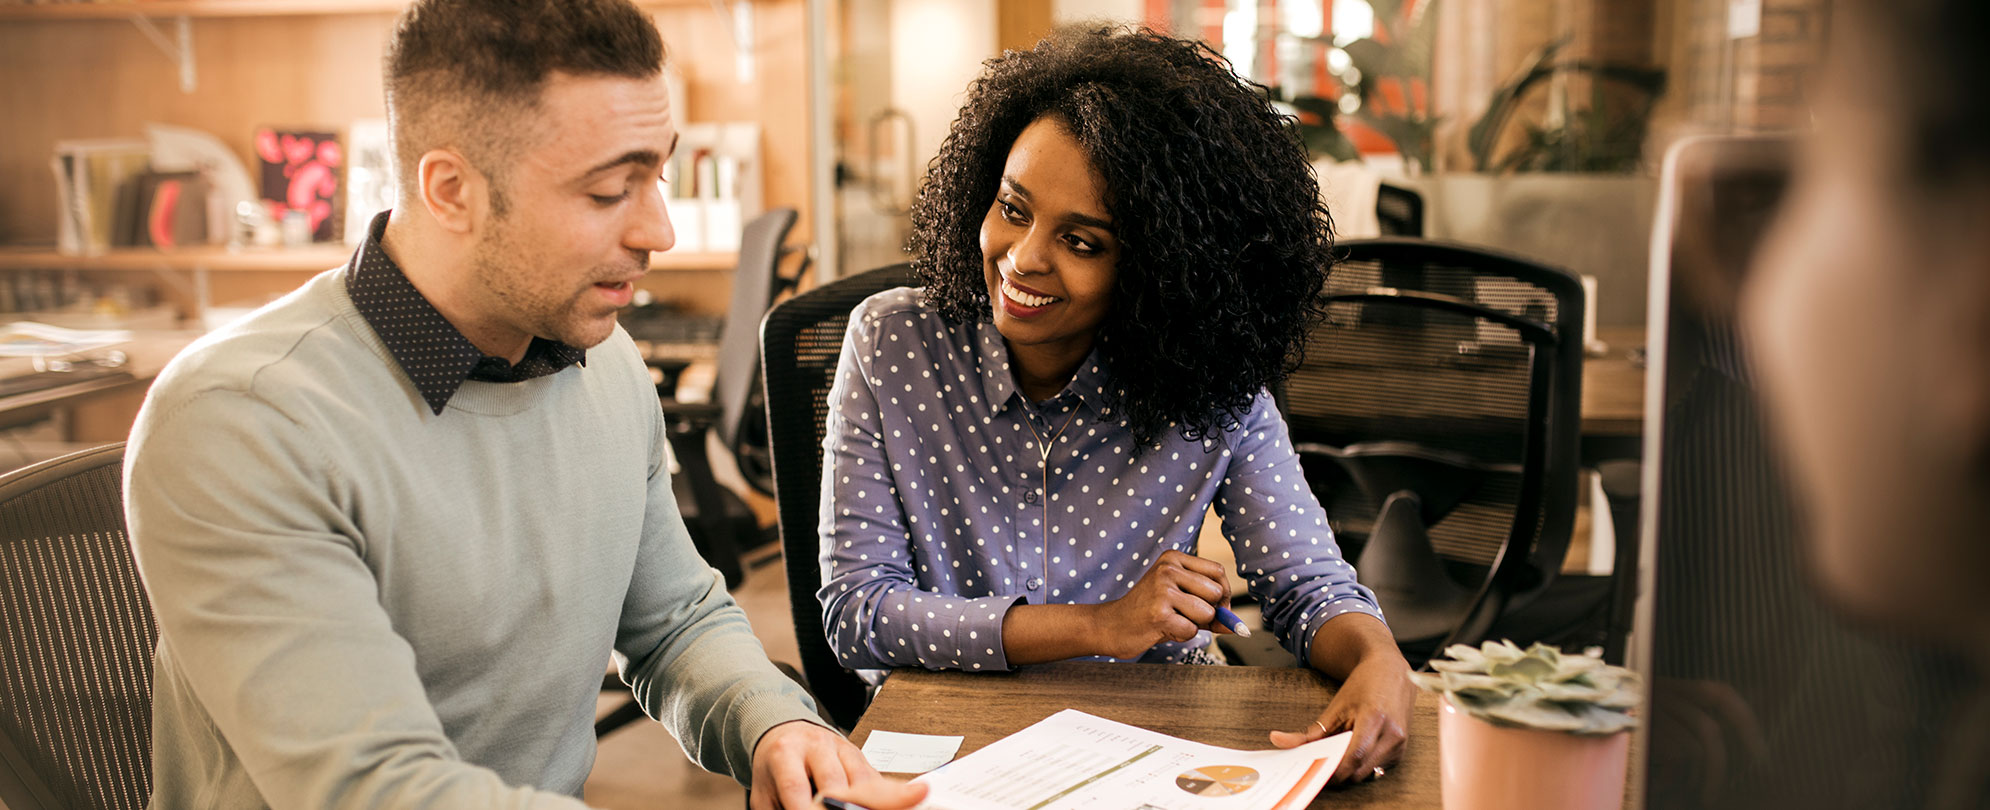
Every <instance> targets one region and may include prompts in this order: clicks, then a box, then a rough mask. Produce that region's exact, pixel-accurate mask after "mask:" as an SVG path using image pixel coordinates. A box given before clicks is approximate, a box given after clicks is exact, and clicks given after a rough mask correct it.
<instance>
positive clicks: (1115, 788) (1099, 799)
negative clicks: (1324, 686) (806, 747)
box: [918, 709, 1348, 810]
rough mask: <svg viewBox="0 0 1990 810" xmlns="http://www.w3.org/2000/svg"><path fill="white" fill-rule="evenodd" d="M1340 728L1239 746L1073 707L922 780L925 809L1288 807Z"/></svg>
mask: <svg viewBox="0 0 1990 810" xmlns="http://www.w3.org/2000/svg"><path fill="white" fill-rule="evenodd" d="M1347 743H1348V735H1347V734H1336V735H1334V736H1332V737H1328V738H1326V739H1324V740H1317V741H1314V742H1311V743H1307V744H1306V745H1303V746H1300V747H1298V748H1292V749H1287V750H1268V751H1239V750H1236V749H1231V748H1220V747H1217V746H1213V745H1204V744H1202V743H1197V742H1191V741H1189V740H1184V739H1181V738H1178V737H1171V736H1169V735H1166V734H1159V733H1156V732H1152V731H1148V730H1146V729H1143V728H1139V727H1136V726H1129V725H1126V724H1124V723H1117V722H1114V721H1111V720H1107V719H1105V718H1102V717H1095V716H1093V715H1089V714H1086V713H1084V712H1080V711H1076V710H1072V709H1066V710H1064V711H1061V712H1058V713H1057V714H1054V715H1051V716H1050V717H1048V718H1045V719H1044V720H1043V721H1042V722H1039V723H1037V724H1036V725H1033V726H1030V727H1029V728H1026V729H1023V730H1022V731H1018V732H1016V733H1014V734H1011V735H1009V736H1007V737H1004V738H1002V739H1000V740H997V741H995V742H994V743H992V744H990V745H989V746H988V747H986V748H983V749H981V750H979V751H976V752H974V753H972V754H969V755H967V756H965V757H961V758H960V759H958V760H955V761H953V762H952V763H949V764H947V765H946V766H945V767H942V768H940V769H939V770H937V771H933V772H932V773H929V774H926V775H925V776H922V777H920V778H919V780H918V781H921V782H925V783H927V784H928V785H931V786H932V792H931V793H930V794H928V796H927V798H926V801H925V803H924V804H922V805H920V807H921V808H923V809H924V810H1288V809H1289V808H1300V807H1304V806H1306V803H1307V802H1309V801H1311V800H1312V798H1313V796H1314V794H1317V793H1319V791H1320V788H1321V787H1322V786H1324V785H1325V784H1326V783H1327V777H1329V776H1331V775H1332V774H1333V772H1334V767H1335V766H1336V765H1338V764H1340V758H1341V754H1342V753H1343V752H1345V751H1346V750H1347Z"/></svg>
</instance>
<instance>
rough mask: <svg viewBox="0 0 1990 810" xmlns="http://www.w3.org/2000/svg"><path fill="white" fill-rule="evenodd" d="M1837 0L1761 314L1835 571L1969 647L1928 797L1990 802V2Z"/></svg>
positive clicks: (1839, 598) (1823, 547)
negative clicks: (1972, 683) (1989, 43)
mask: <svg viewBox="0 0 1990 810" xmlns="http://www.w3.org/2000/svg"><path fill="white" fill-rule="evenodd" d="M1838 10H1839V12H1840V14H1839V15H1838V18H1837V20H1836V21H1835V23H1834V25H1833V33H1834V41H1833V43H1832V48H1833V54H1832V58H1831V59H1830V60H1829V61H1830V65H1829V67H1828V68H1827V70H1826V73H1825V77H1824V78H1825V88H1826V90H1827V92H1826V93H1825V94H1824V95H1825V99H1824V101H1823V102H1822V103H1821V104H1820V105H1819V108H1818V112H1817V116H1816V120H1817V133H1816V135H1815V136H1814V137H1813V139H1812V141H1811V143H1810V144H1808V145H1807V149H1806V152H1805V155H1804V156H1803V158H1802V160H1801V162H1800V166H1799V172H1798V181H1797V183H1796V185H1795V186H1794V187H1793V189H1792V191H1791V198H1790V201H1789V202H1788V203H1786V207H1785V210H1784V211H1783V213H1782V216H1781V220H1780V222H1779V224H1778V227H1777V229H1776V230H1775V232H1774V235H1773V236H1772V238H1771V241H1770V243H1769V244H1768V245H1767V246H1765V248H1764V252H1763V255H1762V256H1761V257H1760V259H1759V260H1758V262H1757V265H1756V268H1755V273H1754V274H1753V276H1752V277H1751V279H1750V284H1751V287H1750V289H1749V291H1748V296H1747V298H1746V300H1745V302H1744V310H1743V315H1744V317H1745V318H1747V321H1746V324H1747V327H1748V330H1749V332H1750V337H1751V338H1752V339H1753V340H1752V342H1751V346H1750V349H1751V350H1752V354H1753V359H1754V360H1755V362H1756V364H1757V366H1758V368H1759V370H1760V374H1761V379H1762V381H1763V386H1764V394H1765V398H1766V400H1767V404H1768V405H1769V406H1770V408H1771V412H1772V415H1773V416H1774V417H1775V418H1774V419H1773V420H1772V424H1773V425H1774V426H1775V427H1776V428H1778V429H1779V430H1780V434H1781V438H1783V439H1786V440H1787V444H1788V448H1789V454H1788V455H1789V459H1790V461H1791V462H1792V465H1791V468H1792V472H1793V474H1794V477H1795V481H1796V483H1797V484H1799V485H1800V486H1801V489H1802V492H1803V494H1804V495H1806V496H1807V498H1806V499H1805V501H1804V505H1805V506H1806V507H1808V510H1807V511H1808V517H1809V518H1810V522H1811V534H1812V535H1813V536H1812V537H1811V538H1810V541H1811V542H1810V543H1809V545H1808V551H1810V552H1811V563H1812V565H1811V569H1812V572H1813V573H1814V575H1815V577H1816V579H1817V581H1818V584H1819V585H1820V586H1821V587H1822V590H1823V591H1824V593H1825V594H1826V595H1827V596H1828V597H1830V599H1831V600H1832V601H1833V603H1834V604H1836V605H1837V606H1838V607H1840V608H1842V609H1844V610H1845V611H1846V612H1847V613H1848V614H1849V615H1851V616H1853V617H1855V618H1856V619H1858V620H1860V621H1862V622H1864V623H1866V624H1868V625H1869V626H1873V627H1876V628H1879V629H1882V630H1885V631H1889V632H1892V633H1901V634H1906V635H1910V636H1913V637H1917V638H1920V639H1923V640H1926V641H1930V642H1933V643H1934V644H1936V645H1938V646H1941V647H1945V648H1948V649H1951V650H1954V651H1956V652H1959V653H1961V654H1963V655H1967V656H1970V657H1971V658H1972V659H1973V661H1974V664H1975V665H1976V668H1977V672H1978V675H1979V680H1978V689H1979V691H1978V693H1977V696H1976V699H1975V700H1974V701H1973V705H1971V706H1970V707H1969V708H1967V709H1965V710H1963V711H1961V712H1959V713H1958V715H1957V717H1956V722H1955V723H1954V724H1953V726H1952V728H1951V729H1950V732H1949V736H1948V738H1947V739H1946V741H1945V742H1946V747H1947V751H1946V752H1945V753H1944V754H1943V757H1942V759H1943V762H1940V763H1931V765H1932V766H1933V768H1932V769H1933V770H1934V771H1935V772H1936V776H1935V778H1934V779H1933V780H1932V785H1931V789H1930V791H1929V794H1930V796H1931V803H1932V804H1933V805H1934V806H1937V807H1945V808H1965V807H1967V808H1990V770H1986V769H1985V768H1984V763H1986V762H1990V691H1985V690H1982V688H1981V687H1982V681H1981V679H1980V675H1981V673H1983V672H1985V671H1990V589H1986V588H1985V587H1984V578H1985V577H1986V575H1990V542H1986V540H1985V538H1986V536H1990V228H1986V227H1985V225H1986V224H1990V139H1986V137H1985V132H1986V131H1990V96H1986V95H1985V94H1984V93H1983V92H1982V90H1981V89H1980V88H1979V87H1978V84H1979V83H1980V82H1981V81H1982V79H1983V77H1984V76H1986V75H1990V50H1986V49H1985V48H1984V46H1983V43H1984V40H1985V39H1986V38H1990V4H1985V3H1983V2H1982V0H1897V1H1896V2H1888V3H1879V2H1872V1H1871V0H1849V2H1841V3H1840V8H1839V9H1838ZM1844 764H1846V765H1852V764H1854V763H1844Z"/></svg>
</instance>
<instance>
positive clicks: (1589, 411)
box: [1582, 326, 1645, 436]
mask: <svg viewBox="0 0 1990 810" xmlns="http://www.w3.org/2000/svg"><path fill="white" fill-rule="evenodd" d="M1596 337H1597V338H1598V339H1600V340H1602V341H1603V342H1605V343H1608V344H1610V352H1609V353H1608V354H1605V355H1603V356H1602V357H1591V358H1588V359H1586V360H1584V361H1583V363H1582V433H1583V435H1584V436H1639V435H1642V434H1643V433H1644V418H1645V370H1644V369H1643V368H1642V367H1639V366H1635V365H1632V364H1631V350H1633V349H1641V348H1643V347H1644V345H1645V329H1644V327H1642V326H1630V327H1624V326H1617V327H1609V328H1598V329H1597V330H1596Z"/></svg>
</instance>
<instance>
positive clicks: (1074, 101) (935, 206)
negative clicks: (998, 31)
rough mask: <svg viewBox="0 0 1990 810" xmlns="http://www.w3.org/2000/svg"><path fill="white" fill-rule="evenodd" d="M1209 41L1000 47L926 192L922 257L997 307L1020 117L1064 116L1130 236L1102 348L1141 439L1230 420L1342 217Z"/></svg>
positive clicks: (978, 316)
mask: <svg viewBox="0 0 1990 810" xmlns="http://www.w3.org/2000/svg"><path fill="white" fill-rule="evenodd" d="M1262 91H1263V88H1262V87H1259V86H1258V85H1255V84H1252V83H1250V82H1247V81H1245V80H1243V79H1240V78H1239V77H1238V76H1237V75H1236V74H1235V73H1234V72H1233V71H1232V70H1231V68H1230V65H1229V63H1228V62H1227V61H1225V60H1224V59H1223V57H1222V56H1220V55H1218V54H1217V53H1215V52H1214V51H1212V50H1210V49H1209V48H1208V46H1206V45H1203V44H1201V43H1197V42H1190V41H1184V40H1178V39H1172V38H1169V37H1165V36H1162V35H1159V34H1156V33H1153V32H1151V31H1147V30H1140V31H1127V30H1124V29H1117V28H1110V27H1102V28H1089V29H1071V30H1065V31H1061V32H1059V33H1057V34H1053V35H1052V36H1051V37H1049V38H1048V39H1045V40H1044V41H1043V42H1041V43H1039V44H1038V45H1037V46H1036V48H1034V49H1032V50H1029V51H1010V52H1008V53H1005V54H1003V55H1002V56H1000V57H997V58H995V59H991V60H989V61H988V63H987V69H986V70H985V71H984V72H983V73H982V74H981V76H980V78H978V79H976V80H975V81H974V83H973V84H972V85H970V86H969V87H968V91H967V103H966V104H965V105H964V106H963V107H962V108H961V111H960V118H959V119H958V120H957V121H955V123H954V126H953V131H952V132H950V133H949V134H948V135H947V139H946V141H945V142H944V143H943V144H942V145H941V146H940V151H939V154H938V155H937V156H935V157H934V158H933V162H932V163H931V164H930V167H929V169H928V171H927V174H926V183H925V186H924V187H923V189H922V190H921V191H920V192H919V196H918V199H917V200H916V201H915V202H914V203H913V206H912V225H913V232H912V237H911V241H910V247H911V250H912V254H913V257H914V258H913V260H912V267H913V270H914V272H915V273H916V274H917V276H918V278H919V280H920V281H921V282H922V283H924V284H925V285H926V292H925V297H926V301H927V303H928V305H929V306H932V307H933V308H934V309H936V310H937V311H938V312H939V313H940V315H941V316H942V317H943V318H945V319H947V320H948V321H950V322H953V323H973V322H978V321H985V320H988V319H989V318H990V317H991V315H990V313H989V300H988V289H987V287H986V285H985V283H984V280H983V278H984V277H983V275H982V255H981V248H980V241H979V238H980V228H981V222H982V219H983V218H984V216H985V215H986V214H987V212H988V207H989V206H990V205H991V204H993V201H994V199H995V193H996V187H997V185H998V184H999V182H1000V179H1001V175H1002V167H1003V165H1004V163H1005V162H1006V160H1007V159H1008V155H1009V148H1010V146H1011V145H1012V144H1014V142H1015V140H1016V137H1017V135H1019V134H1020V133H1021V132H1022V131H1023V128H1024V127H1026V126H1028V125H1029V124H1030V123H1031V122H1033V121H1035V120H1037V119H1038V118H1041V117H1044V116H1054V117H1056V118H1058V119H1060V120H1061V121H1062V122H1063V123H1064V124H1065V129H1066V130H1067V131H1068V132H1069V133H1070V134H1071V135H1072V136H1073V137H1074V138H1075V139H1076V140H1077V141H1078V143H1079V144H1080V146H1081V147H1082V148H1083V150H1084V152H1085V155H1086V157H1087V158H1088V159H1089V160H1090V162H1091V164H1092V166H1093V168H1094V169H1096V170H1097V171H1098V173H1099V175H1100V176H1101V177H1102V178H1103V180H1104V181H1105V187H1106V195H1107V199H1106V200H1105V201H1104V202H1105V206H1106V213H1107V215H1108V216H1110V217H1111V219H1112V222H1113V232H1114V234H1115V237H1116V238H1117V239H1118V241H1119V244H1120V254H1119V263H1118V281H1117V286H1116V288H1115V289H1114V291H1113V306H1112V310H1111V312H1110V314H1108V315H1107V316H1106V320H1105V322H1104V324H1102V325H1101V327H1100V330H1099V342H1098V344H1097V347H1098V352H1099V354H1100V357H1101V358H1102V359H1103V360H1104V362H1105V365H1106V368H1107V369H1108V371H1109V373H1110V374H1111V379H1112V380H1113V385H1112V386H1110V387H1111V389H1113V390H1111V391H1109V392H1108V394H1107V397H1108V400H1109V401H1108V402H1107V403H1106V405H1107V406H1108V407H1111V408H1113V409H1115V410H1116V411H1118V412H1119V413H1120V414H1121V416H1122V418H1123V419H1124V420H1125V422H1126V425H1127V427H1128V428H1129V429H1130V430H1131V431H1132V433H1133V435H1134V438H1135V440H1136V441H1137V442H1138V443H1139V445H1140V446H1143V447H1144V446H1147V445H1148V444H1150V443H1152V442H1153V441H1154V440H1155V439H1156V438H1157V437H1159V436H1160V435H1161V432H1162V431H1163V430H1166V429H1169V428H1174V429H1177V430H1179V431H1180V433H1181V435H1182V436H1183V437H1185V438H1187V439H1190V440H1196V439H1201V438H1204V437H1208V436H1212V435H1215V433H1216V432H1217V431H1221V430H1230V429H1234V428H1235V427H1236V425H1237V424H1238V421H1239V420H1240V419H1241V417H1242V415H1243V414H1244V413H1245V412H1246V411H1247V410H1248V409H1249V406H1250V403H1251V400H1252V398H1253V397H1254V396H1255V395H1256V394H1257V393H1258V391H1259V390H1261V389H1262V388H1264V387H1265V386H1266V385H1269V384H1271V383H1273V382H1276V381H1278V380H1280V379H1283V378H1284V376H1285V375H1286V374H1287V373H1289V372H1290V371H1291V370H1292V368H1294V367H1295V365H1296V363H1297V361H1298V358H1299V352H1300V350H1301V347H1302V346H1303V344H1304V337H1305V334H1306V331H1307V330H1308V329H1309V328H1311V326H1312V325H1313V324H1314V323H1316V322H1317V320H1318V318H1319V317H1320V312H1321V310H1320V305H1319V303H1318V298H1319V293H1320V289H1321V287H1322V285H1324V284H1325V282H1326V277H1327V269H1328V267H1329V265H1331V264H1332V256H1331V253H1332V250H1333V223H1332V220H1331V219H1330V218H1329V217H1328V215H1327V210H1326V206H1325V205H1323V204H1322V203H1321V202H1320V199H1319V186H1318V185H1317V182H1316V181H1315V179H1314V176H1313V172H1312V169H1311V167H1310V166H1308V165H1307V162H1306V156H1305V152H1304V150H1303V148H1302V147H1301V146H1300V145H1299V143H1298V141H1297V140H1296V139H1295V137H1294V135H1293V134H1292V132H1291V130H1290V129H1289V128H1288V126H1287V121H1286V119H1285V117H1284V116H1281V115H1280V114H1279V113H1278V112H1277V111H1276V110H1274V109H1273V108H1272V106H1271V105H1270V104H1269V103H1268V102H1267V101H1266V99H1265V96H1264V94H1263V92H1262Z"/></svg>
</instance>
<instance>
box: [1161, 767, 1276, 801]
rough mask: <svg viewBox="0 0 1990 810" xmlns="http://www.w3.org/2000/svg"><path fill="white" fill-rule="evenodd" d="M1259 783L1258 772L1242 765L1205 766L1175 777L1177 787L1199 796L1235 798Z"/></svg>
mask: <svg viewBox="0 0 1990 810" xmlns="http://www.w3.org/2000/svg"><path fill="white" fill-rule="evenodd" d="M1257 783H1258V772H1257V771H1254V770H1251V769H1250V768H1246V767H1244V766H1242V765H1204V766H1202V767H1200V768H1192V769H1190V770H1188V771H1186V772H1184V773H1183V774H1182V775H1180V776H1177V777H1175V786H1176V787H1179V788H1181V789H1182V790H1185V791H1188V792H1190V793H1193V794H1195V795H1197V796H1235V795H1237V794H1239V793H1242V792H1244V791H1246V790H1250V789H1251V786H1252V785H1255V784H1257Z"/></svg>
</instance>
